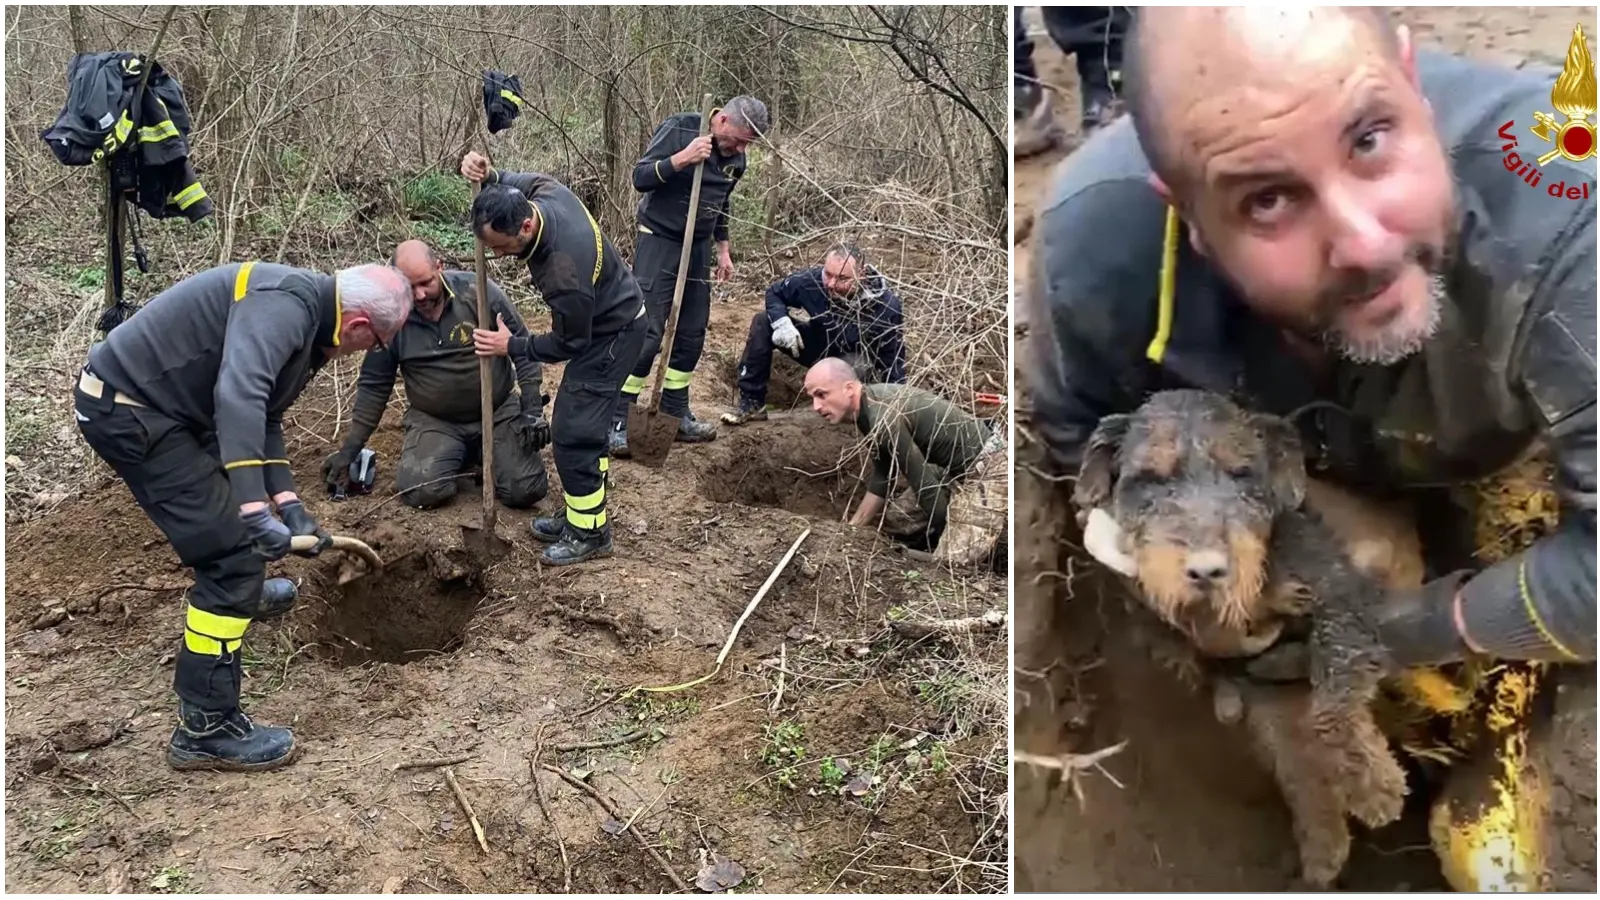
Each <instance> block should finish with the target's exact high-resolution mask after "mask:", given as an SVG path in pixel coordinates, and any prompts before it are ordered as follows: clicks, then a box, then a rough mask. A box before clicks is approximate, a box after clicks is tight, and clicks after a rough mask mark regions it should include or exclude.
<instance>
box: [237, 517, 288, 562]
mask: <svg viewBox="0 0 1600 900" xmlns="http://www.w3.org/2000/svg"><path fill="white" fill-rule="evenodd" d="M239 521H241V522H243V523H244V530H245V533H246V534H248V535H249V536H250V543H251V544H252V545H253V546H252V548H251V549H252V550H253V551H254V552H255V554H256V556H259V557H261V558H262V559H265V560H268V561H271V560H277V559H283V558H284V557H285V556H288V555H289V538H290V536H291V535H290V533H289V526H287V525H285V524H283V523H282V522H279V521H278V520H277V519H275V518H273V517H272V510H271V509H270V508H267V507H263V508H261V509H258V510H256V511H255V512H250V513H242V514H241V515H240V516H239Z"/></svg>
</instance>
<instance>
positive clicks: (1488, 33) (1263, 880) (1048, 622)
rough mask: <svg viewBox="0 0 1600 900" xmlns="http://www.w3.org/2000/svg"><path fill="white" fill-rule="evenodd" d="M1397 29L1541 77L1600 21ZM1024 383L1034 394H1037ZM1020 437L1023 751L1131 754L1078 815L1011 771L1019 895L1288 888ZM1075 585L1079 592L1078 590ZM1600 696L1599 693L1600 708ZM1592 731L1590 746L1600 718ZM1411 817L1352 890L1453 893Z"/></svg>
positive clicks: (1237, 748) (1254, 814) (1587, 752)
mask: <svg viewBox="0 0 1600 900" xmlns="http://www.w3.org/2000/svg"><path fill="white" fill-rule="evenodd" d="M1397 14H1398V16H1399V18H1400V19H1401V20H1403V21H1405V22H1407V23H1408V24H1410V25H1411V27H1412V31H1413V34H1414V35H1416V37H1417V39H1418V40H1419V42H1420V43H1422V44H1437V45H1443V46H1445V47H1447V48H1449V49H1452V50H1455V51H1458V52H1467V53H1473V54H1476V55H1482V56H1487V57H1490V58H1495V59H1499V60H1502V61H1504V62H1507V63H1509V64H1511V65H1521V64H1524V63H1525V62H1528V61H1537V62H1539V63H1542V64H1546V65H1552V66H1555V67H1559V66H1560V64H1561V61H1562V57H1563V55H1564V53H1565V48H1566V46H1567V42H1568V41H1569V40H1570V39H1571V35H1572V26H1573V24H1574V23H1575V22H1581V23H1584V24H1585V25H1586V26H1589V25H1590V23H1592V22H1593V21H1594V16H1595V10H1594V8H1593V7H1577V8H1561V9H1557V8H1548V7H1547V8H1515V9H1512V8H1493V9H1491V8H1467V7H1441V8H1428V9H1423V8H1407V9H1402V10H1398V11H1397ZM1032 15H1033V13H1032V11H1030V17H1031V16H1032ZM1030 21H1032V22H1033V31H1034V32H1035V33H1037V34H1039V35H1040V37H1039V38H1038V39H1036V41H1035V44H1034V47H1035V50H1034V53H1035V59H1036V61H1037V63H1038V65H1039V69H1040V77H1041V78H1042V79H1043V80H1044V81H1046V82H1047V83H1049V84H1051V85H1054V86H1056V87H1058V88H1060V91H1059V92H1058V93H1056V94H1055V95H1054V96H1053V98H1052V99H1053V102H1054V110H1055V113H1056V117H1057V121H1058V122H1060V123H1061V124H1062V126H1063V127H1064V128H1065V129H1067V130H1069V131H1071V132H1074V133H1075V132H1076V131H1077V122H1078V98H1077V73H1076V70H1075V68H1074V67H1073V65H1072V62H1071V60H1070V59H1067V58H1065V57H1063V56H1062V55H1061V53H1060V52H1059V50H1058V49H1057V48H1056V47H1055V45H1054V44H1053V43H1051V41H1050V39H1049V38H1048V36H1045V35H1044V34H1043V30H1042V23H1040V22H1038V21H1037V20H1036V19H1031V18H1030ZM1070 146H1072V145H1069V146H1068V147H1065V148H1058V149H1057V150H1056V151H1054V152H1052V153H1049V154H1044V155H1041V156H1036V157H1032V158H1029V159H1024V160H1018V161H1017V165H1016V170H1015V207H1014V210H1015V216H1016V221H1017V223H1018V234H1019V235H1026V236H1024V237H1023V239H1022V240H1020V241H1018V243H1017V246H1016V248H1015V253H1016V256H1015V260H1016V263H1015V269H1014V272H1015V273H1016V277H1015V287H1016V289H1017V291H1018V298H1019V299H1018V302H1017V305H1016V307H1015V308H1016V309H1017V312H1018V321H1017V328H1018V341H1017V345H1016V349H1015V353H1016V354H1017V358H1018V360H1023V359H1026V358H1027V349H1026V346H1025V344H1026V340H1027V339H1028V327H1029V326H1028V323H1027V321H1026V319H1027V317H1026V316H1025V315H1024V314H1023V313H1024V312H1025V310H1026V308H1027V305H1026V303H1025V302H1024V301H1023V300H1022V299H1021V298H1022V297H1023V296H1024V293H1023V292H1025V291H1026V290H1027V284H1028V282H1027V274H1026V273H1027V271H1028V266H1029V261H1030V249H1031V247H1030V245H1031V240H1030V239H1031V237H1032V236H1031V235H1028V234H1027V229H1028V225H1030V224H1031V221H1030V220H1031V219H1032V216H1033V213H1034V210H1035V209H1036V208H1038V207H1039V206H1040V205H1041V204H1042V203H1043V202H1044V201H1045V199H1046V196H1047V192H1048V188H1049V184H1050V181H1051V175H1052V173H1053V171H1054V169H1055V167H1056V165H1057V164H1058V163H1059V162H1060V161H1061V160H1062V159H1063V158H1064V156H1065V155H1066V153H1067V152H1068V151H1069V150H1070ZM1020 372H1021V370H1020V368H1019V379H1018V383H1019V390H1022V391H1025V389H1026V384H1025V383H1024V380H1023V376H1022V375H1021V374H1020ZM1023 408H1026V404H1024V406H1023ZM1019 419H1020V414H1019ZM1021 430H1022V431H1023V432H1024V435H1023V436H1019V439H1018V462H1019V473H1018V486H1017V490H1016V494H1015V498H1016V507H1017V508H1016V515H1017V527H1016V535H1017V548H1016V552H1017V556H1018V563H1017V570H1016V576H1017V577H1016V593H1015V598H1016V607H1015V620H1016V622H1017V623H1018V625H1017V666H1018V672H1017V689H1018V690H1017V704H1018V705H1017V709H1016V716H1017V735H1016V746H1017V748H1018V749H1019V750H1026V751H1029V752H1033V753H1039V754H1052V755H1053V754H1057V753H1062V752H1072V753H1088V752H1091V751H1094V750H1098V749H1101V748H1104V747H1108V746H1112V745H1115V744H1117V743H1118V742H1120V741H1123V740H1126V741H1127V746H1126V748H1125V749H1124V750H1123V751H1122V752H1120V753H1118V754H1116V755H1114V756H1111V757H1109V758H1107V759H1106V760H1105V761H1104V762H1103V763H1102V764H1101V767H1100V768H1099V769H1091V770H1089V771H1087V772H1084V773H1082V776H1081V778H1080V780H1079V785H1080V786H1081V788H1082V791H1083V798H1082V802H1081V803H1080V801H1079V800H1078V799H1077V798H1076V797H1074V795H1073V793H1072V791H1071V790H1070V788H1069V787H1067V786H1066V785H1065V784H1061V783H1058V780H1056V779H1051V778H1047V777H1046V776H1045V775H1043V774H1041V773H1040V772H1038V771H1036V770H1034V769H1033V768H1031V767H1029V766H1026V765H1017V766H1015V767H1014V779H1015V781H1014V791H1015V794H1016V808H1015V816H1016V843H1015V847H1014V859H1015V864H1016V889H1017V890H1018V891H1094V890H1117V891H1130V890H1131V891H1178V890H1206V891H1240V890H1246V891H1248V890H1257V891H1270V890H1284V889H1286V888H1288V887H1290V886H1291V884H1292V880H1293V878H1294V876H1295V872H1296V868H1297V863H1296V859H1297V857H1296V848H1295V844H1294V839H1293V836H1292V834H1291V832H1290V820H1289V814H1288V811H1287V809H1286V808H1285V807H1284V805H1283V802H1282V800H1281V799H1280V797H1279V796H1278V793H1277V790H1276V788H1275V787H1274V785H1273V783H1272V780H1271V779H1270V777H1269V776H1268V775H1267V774H1266V773H1265V772H1264V771H1262V770H1261V769H1260V767H1259V766H1258V765H1256V764H1255V762H1254V761H1253V760H1252V758H1251V757H1250V754H1249V752H1248V750H1247V748H1246V744H1245V742H1244V739H1243V736H1242V735H1241V734H1239V733H1237V732H1235V731H1233V730H1231V729H1229V728H1227V727H1225V726H1223V725H1220V724H1218V723H1217V721H1216V719H1215V717H1214V716H1213V714H1212V710H1211V703H1210V701H1209V699H1207V698H1206V697H1204V696H1203V695H1196V694H1191V693H1189V692H1188V690H1187V689H1186V688H1184V687H1183V686H1181V685H1180V683H1179V682H1178V681H1177V680H1176V679H1175V678H1174V677H1173V676H1172V675H1171V674H1170V673H1168V672H1166V671H1164V670H1161V669H1159V668H1157V666H1156V665H1155V664H1154V663H1152V662H1151V661H1150V660H1149V658H1148V655H1147V654H1146V652H1145V651H1144V650H1143V649H1142V647H1141V646H1140V645H1139V642H1138V635H1137V628H1136V627H1135V626H1133V625H1131V624H1130V622H1129V620H1128V618H1127V615H1126V613H1125V608H1124V605H1123V600H1122V598H1121V597H1120V596H1118V595H1117V593H1116V592H1117V591H1118V590H1119V588H1118V587H1117V586H1116V585H1115V583H1113V582H1109V581H1106V582H1104V583H1102V581H1101V580H1100V579H1098V578H1097V577H1095V576H1094V575H1093V574H1089V575H1083V574H1082V570H1083V568H1084V564H1083V560H1082V557H1081V551H1079V552H1078V554H1077V555H1075V554H1074V552H1073V550H1074V548H1072V547H1070V546H1068V545H1066V544H1064V543H1063V542H1064V541H1065V540H1067V539H1068V538H1067V537H1066V536H1067V535H1069V534H1070V533H1071V532H1072V531H1074V530H1075V529H1072V528H1071V527H1070V512H1069V510H1070V505H1069V503H1068V499H1067V494H1066V491H1065V490H1064V489H1063V488H1062V487H1061V486H1060V485H1057V484H1053V483H1051V482H1049V481H1047V480H1045V479H1043V478H1041V477H1039V476H1037V475H1034V474H1030V473H1029V472H1028V471H1027V465H1028V462H1029V459H1030V451H1029V444H1028V441H1027V439H1026V437H1025V432H1026V426H1025V425H1023V426H1022V427H1021ZM1071 540H1076V538H1071ZM1069 572H1070V573H1073V574H1074V575H1075V576H1076V577H1072V578H1069V577H1068V574H1067V573H1069ZM1591 679H1592V673H1591ZM1592 691H1593V688H1592V687H1590V688H1589V689H1588V692H1589V693H1588V694H1587V695H1586V696H1592ZM1588 721H1590V722H1591V724H1590V729H1591V731H1590V734H1591V737H1590V741H1591V742H1592V718H1591V719H1589V720H1588ZM1578 749H1579V751H1582V752H1580V753H1579V757H1581V758H1577V759H1575V760H1565V759H1563V760H1556V761H1554V762H1553V763H1551V766H1552V767H1553V768H1554V769H1556V770H1557V772H1558V773H1563V772H1564V770H1566V769H1572V768H1573V766H1582V765H1584V764H1585V763H1587V764H1588V766H1589V769H1590V771H1591V772H1592V762H1591V760H1592V758H1593V752H1594V751H1593V746H1592V743H1590V744H1589V745H1588V746H1587V747H1586V748H1585V747H1581V746H1580V747H1579V748H1578ZM1573 771H1576V770H1575V769H1573ZM1568 774H1570V773H1566V774H1558V775H1557V779H1558V780H1559V781H1560V782H1561V785H1562V787H1561V795H1562V797H1563V798H1565V799H1562V800H1560V801H1559V802H1560V803H1566V802H1569V801H1570V802H1572V803H1574V804H1575V806H1574V808H1576V809H1578V811H1579V814H1578V815H1577V816H1576V817H1575V819H1574V822H1575V823H1576V824H1574V825H1573V833H1572V835H1570V841H1569V842H1571V843H1573V844H1574V846H1576V845H1578V844H1585V842H1586V846H1585V848H1584V850H1583V852H1575V853H1572V854H1571V857H1572V858H1574V859H1581V858H1583V857H1584V856H1585V855H1587V858H1588V860H1589V862H1588V866H1589V867H1590V873H1591V874H1590V878H1589V882H1588V883H1589V884H1590V885H1591V886H1592V884H1593V880H1592V866H1593V849H1592V844H1593V825H1594V823H1593V818H1594V814H1593V798H1592V797H1590V798H1588V799H1587V801H1584V800H1582V799H1581V798H1580V799H1575V795H1572V794H1571V790H1572V788H1571V787H1570V785H1571V784H1573V783H1577V782H1578V779H1576V778H1572V777H1567V775H1568ZM1591 777H1592V775H1591ZM1589 784H1591V785H1592V781H1590V782H1589ZM1591 789H1592V788H1591ZM1412 799H1413V801H1414V802H1413V803H1412V805H1411V808H1408V810H1407V814H1406V816H1405V817H1404V818H1403V819H1402V820H1401V821H1400V822H1398V823H1396V824H1394V825H1392V826H1390V827H1388V828H1385V829H1382V830H1380V831H1378V832H1375V833H1366V832H1363V831H1361V829H1360V828H1359V826H1355V828H1356V832H1355V837H1356V846H1355V848H1354V850H1353V853H1352V857H1351V860H1350V862H1349V864H1348V865H1347V866H1346V869H1345V875H1344V877H1343V878H1342V879H1341V883H1340V885H1339V886H1340V887H1341V888H1343V889H1346V890H1440V889H1443V888H1444V887H1445V884H1444V882H1443V879H1442V876H1441V875H1440V872H1439V867H1438V863H1437V862H1436V860H1435V859H1434V857H1433V854H1432V851H1431V849H1430V848H1429V846H1428V836H1427V828H1426V816H1425V814H1426V808H1425V802H1423V800H1422V798H1420V797H1413V798H1412ZM1585 803H1586V804H1587V805H1586V806H1585ZM1558 806H1559V803H1558ZM1585 809H1586V810H1587V816H1586V817H1585V816H1584V815H1583V814H1582V812H1583V810H1585ZM1591 889H1592V887H1591Z"/></svg>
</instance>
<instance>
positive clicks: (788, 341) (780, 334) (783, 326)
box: [772, 316, 806, 356]
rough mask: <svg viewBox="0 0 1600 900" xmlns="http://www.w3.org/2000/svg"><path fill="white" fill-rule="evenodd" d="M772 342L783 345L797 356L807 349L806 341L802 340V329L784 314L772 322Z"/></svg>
mask: <svg viewBox="0 0 1600 900" xmlns="http://www.w3.org/2000/svg"><path fill="white" fill-rule="evenodd" d="M772 343H774V344H776V345H778V346H779V347H782V348H783V349H785V350H787V351H789V352H790V353H791V354H793V355H795V356H799V355H800V351H801V350H803V349H805V346H806V345H805V343H804V342H803V341H801V340H800V330H799V329H798V328H795V327H794V323H793V322H791V321H789V317H788V316H784V317H783V318H781V319H779V320H778V321H776V322H773V323H772Z"/></svg>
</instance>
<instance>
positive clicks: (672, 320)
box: [649, 94, 714, 412]
mask: <svg viewBox="0 0 1600 900" xmlns="http://www.w3.org/2000/svg"><path fill="white" fill-rule="evenodd" d="M713 102H714V101H713V100H712V97H711V95H710V94H706V95H705V96H703V97H701V98H700V108H701V109H702V110H703V111H702V112H701V113H700V137H705V136H706V135H707V134H710V133H711V110H712V105H711V104H712V103H713ZM705 171H706V164H705V162H704V161H701V162H699V163H696V164H695V167H694V186H693V187H691V188H690V189H689V218H688V221H686V222H685V223H684V226H683V252H682V253H680V254H679V255H678V283H677V284H676V285H675V286H674V287H673V288H672V314H671V315H669V316H668V317H667V330H666V333H665V334H663V335H662V337H661V350H660V351H659V352H658V353H657V354H656V379H655V384H653V385H652V386H651V388H650V407H649V410H650V412H656V411H657V410H659V409H660V408H661V385H662V383H663V382H664V381H666V378H667V360H669V359H671V358H672V339H673V338H675V337H677V335H678V310H679V308H680V307H681V306H682V305H683V288H684V285H685V284H687V283H688V281H689V257H690V256H691V255H692V254H693V251H694V219H695V213H696V212H698V211H699V209H700V178H701V176H703V175H704V174H705Z"/></svg>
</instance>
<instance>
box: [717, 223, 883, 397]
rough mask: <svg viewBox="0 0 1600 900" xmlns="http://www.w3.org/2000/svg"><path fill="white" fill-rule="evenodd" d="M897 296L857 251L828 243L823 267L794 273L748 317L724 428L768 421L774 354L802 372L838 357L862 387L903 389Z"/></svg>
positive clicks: (777, 284) (850, 246) (772, 289)
mask: <svg viewBox="0 0 1600 900" xmlns="http://www.w3.org/2000/svg"><path fill="white" fill-rule="evenodd" d="M904 327H905V326H904V322H903V319H902V317H901V314H900V298H899V297H896V296H895V294H894V291H892V290H890V289H889V280H888V279H887V278H884V277H883V273H881V272H879V271H878V270H877V269H875V268H873V267H872V266H870V265H868V264H867V258H866V254H864V253H862V252H861V248H859V247H857V246H855V245H854V244H849V243H840V244H835V245H834V246H832V247H830V248H828V252H827V253H825V254H823V257H822V265H820V266H813V267H811V268H809V269H806V270H805V271H802V272H796V273H795V274H793V275H790V276H789V277H787V278H784V279H783V280H781V281H778V282H775V283H774V284H773V285H772V286H771V287H769V288H767V308H766V309H764V310H762V311H761V312H758V313H756V314H755V315H754V316H752V317H751V319H750V334H749V336H748V337H747V338H746V339H745V344H744V355H743V356H742V357H741V358H740V360H739V407H738V409H737V410H735V411H734V412H732V413H724V414H723V416H722V421H723V423H724V424H726V425H734V426H737V425H743V424H745V423H746V422H750V421H757V420H762V419H765V418H766V417H767V381H768V379H770V378H771V377H772V354H773V350H774V349H777V350H781V351H783V353H784V354H785V355H786V356H788V357H789V358H791V359H793V360H795V361H797V362H799V363H800V364H801V365H802V366H811V365H813V364H815V363H816V362H818V361H819V360H821V359H823V358H825V357H829V356H837V357H840V358H842V359H845V360H846V361H848V362H850V363H851V364H852V365H853V366H855V368H856V370H857V372H860V373H865V375H866V377H867V380H869V381H886V382H888V383H890V384H905V383H906V351H905V345H904V343H903V342H902V332H903V331H904Z"/></svg>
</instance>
